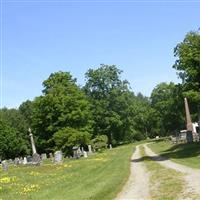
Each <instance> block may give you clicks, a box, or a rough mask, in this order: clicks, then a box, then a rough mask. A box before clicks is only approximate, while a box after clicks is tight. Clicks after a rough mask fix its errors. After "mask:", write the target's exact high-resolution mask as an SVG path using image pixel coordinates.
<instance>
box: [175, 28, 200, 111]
mask: <svg viewBox="0 0 200 200" xmlns="http://www.w3.org/2000/svg"><path fill="white" fill-rule="evenodd" d="M174 55H175V56H176V57H177V60H176V62H175V64H174V66H173V67H174V68H175V69H176V70H178V72H179V73H178V74H179V77H180V78H181V79H182V81H183V83H182V85H183V96H184V97H187V98H188V99H189V101H190V105H191V109H192V111H193V112H196V109H197V104H199V102H200V32H199V31H196V32H189V33H188V34H187V35H186V36H185V38H184V40H183V42H181V43H179V44H178V45H177V46H176V48H175V49H174Z"/></svg>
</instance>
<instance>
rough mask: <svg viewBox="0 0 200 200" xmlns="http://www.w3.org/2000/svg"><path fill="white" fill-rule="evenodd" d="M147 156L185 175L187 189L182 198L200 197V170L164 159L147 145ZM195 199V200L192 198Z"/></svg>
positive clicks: (145, 146)
mask: <svg viewBox="0 0 200 200" xmlns="http://www.w3.org/2000/svg"><path fill="white" fill-rule="evenodd" d="M144 148H145V152H146V155H148V156H150V157H151V158H152V159H153V160H155V161H157V162H158V163H159V164H161V165H163V166H164V167H167V168H171V169H174V170H176V171H179V172H182V173H184V174H185V175H184V179H185V183H186V187H185V189H184V191H183V193H182V194H181V197H180V198H184V197H185V198H186V197H192V196H194V197H199V195H200V170H198V169H193V168H190V167H186V166H184V165H181V164H177V163H174V162H172V161H170V160H167V159H164V158H163V157H161V156H158V155H157V154H155V153H154V152H153V151H152V150H151V149H150V148H149V147H147V144H145V145H144ZM192 199H193V198H192Z"/></svg>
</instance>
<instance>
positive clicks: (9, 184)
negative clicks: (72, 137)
mask: <svg viewBox="0 0 200 200" xmlns="http://www.w3.org/2000/svg"><path fill="white" fill-rule="evenodd" d="M136 144H137V143H136ZM136 144H132V145H125V146H121V147H118V148H113V149H112V150H107V151H105V152H103V153H98V154H95V155H92V156H90V157H89V158H87V159H84V158H82V159H79V160H69V159H67V160H65V161H64V163H63V164H57V165H55V164H53V163H50V162H49V163H46V164H42V165H41V166H35V167H34V166H20V167H15V166H10V167H9V170H8V172H4V171H2V169H0V200H12V199H13V200H14V199H15V200H16V199H20V200H24V199H35V200H38V199H48V200H50V199H54V200H55V199H56V200H57V199H62V200H63V199H69V200H77V199H81V200H83V199H94V200H98V199H106V200H109V199H114V198H115V196H116V195H117V193H118V192H119V191H120V190H121V188H122V187H123V185H124V184H125V182H126V180H127V178H128V176H129V170H130V168H129V166H130V156H131V155H132V153H133V147H134V146H135V145H136Z"/></svg>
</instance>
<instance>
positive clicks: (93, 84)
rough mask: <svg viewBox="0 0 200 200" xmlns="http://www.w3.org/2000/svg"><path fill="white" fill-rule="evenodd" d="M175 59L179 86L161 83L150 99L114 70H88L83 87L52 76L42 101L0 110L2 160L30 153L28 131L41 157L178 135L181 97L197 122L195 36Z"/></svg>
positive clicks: (199, 48)
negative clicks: (75, 147) (137, 91)
mask: <svg viewBox="0 0 200 200" xmlns="http://www.w3.org/2000/svg"><path fill="white" fill-rule="evenodd" d="M174 55H175V56H176V58H177V60H176V62H175V64H174V66H173V67H174V68H175V69H176V70H177V72H178V76H179V77H180V78H181V79H182V83H181V84H174V83H172V82H171V83H160V84H158V85H157V86H156V87H155V88H154V89H153V91H152V94H151V96H150V97H149V98H148V97H145V96H143V95H142V94H141V93H138V94H137V95H136V94H134V92H133V91H132V90H131V88H130V85H129V83H128V81H127V80H122V79H121V74H122V71H121V70H120V69H118V68H117V67H116V66H115V65H104V64H102V65H100V67H99V68H97V69H89V70H88V71H87V72H86V74H85V78H86V83H85V85H84V86H83V87H80V86H79V85H78V84H77V83H76V79H75V78H73V77H72V75H71V74H70V73H69V72H62V71H59V72H55V73H52V74H51V75H50V76H49V77H48V78H47V79H46V80H45V81H44V82H43V91H42V95H41V96H38V97H36V98H35V99H34V100H33V101H30V100H27V101H25V102H23V103H22V104H21V105H20V106H19V108H18V109H7V108H3V109H1V110H0V158H1V159H4V158H12V157H15V156H20V155H27V154H30V152H31V149H30V143H29V136H28V128H29V127H31V129H32V132H33V134H34V138H35V142H36V147H37V150H38V151H39V152H40V153H42V152H47V153H48V152H52V151H55V150H58V149H61V150H62V151H63V152H64V153H65V154H66V155H70V154H71V151H72V147H73V146H82V147H86V146H87V145H88V144H92V145H93V146H94V148H98V147H104V146H105V143H107V144H112V145H114V146H115V145H119V144H122V143H129V142H133V141H137V140H142V139H145V138H147V137H150V138H152V137H155V136H156V135H160V136H167V135H171V134H176V133H177V132H178V131H179V130H181V129H184V128H185V112H184V104H183V98H184V97H188V100H189V103H190V108H191V112H192V113H193V115H192V117H193V120H195V121H196V120H197V112H196V111H197V105H198V104H199V102H200V34H199V31H197V32H190V33H188V34H187V35H186V36H185V39H184V40H183V42H181V43H179V44H178V45H177V46H176V48H175V49H174Z"/></svg>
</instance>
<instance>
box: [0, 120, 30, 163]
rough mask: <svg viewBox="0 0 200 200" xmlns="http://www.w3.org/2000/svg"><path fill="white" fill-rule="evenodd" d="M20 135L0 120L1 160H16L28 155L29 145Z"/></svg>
mask: <svg viewBox="0 0 200 200" xmlns="http://www.w3.org/2000/svg"><path fill="white" fill-rule="evenodd" d="M19 136H20V135H19V133H18V132H17V131H16V130H15V129H14V128H11V127H10V126H9V125H8V124H7V123H6V122H4V121H2V120H0V159H6V158H7V159H8V158H14V157H15V156H19V155H24V154H26V153H28V152H29V151H28V149H27V145H26V143H25V142H24V140H23V139H22V138H21V137H19Z"/></svg>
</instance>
